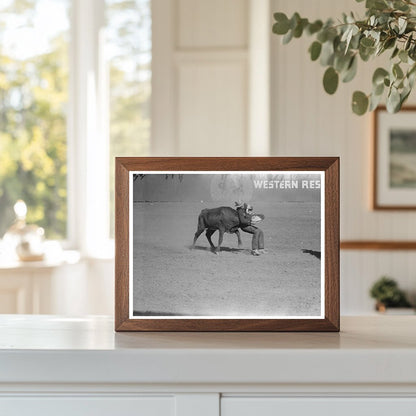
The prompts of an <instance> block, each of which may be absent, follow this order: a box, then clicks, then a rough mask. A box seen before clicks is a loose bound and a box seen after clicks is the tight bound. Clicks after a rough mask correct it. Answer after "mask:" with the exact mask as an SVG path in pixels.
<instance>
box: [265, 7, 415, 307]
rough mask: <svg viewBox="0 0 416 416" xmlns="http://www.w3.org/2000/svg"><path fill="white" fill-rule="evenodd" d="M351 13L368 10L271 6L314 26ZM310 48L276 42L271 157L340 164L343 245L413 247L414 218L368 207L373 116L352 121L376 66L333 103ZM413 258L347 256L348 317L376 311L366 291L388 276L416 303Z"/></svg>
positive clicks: (306, 41)
mask: <svg viewBox="0 0 416 416" xmlns="http://www.w3.org/2000/svg"><path fill="white" fill-rule="evenodd" d="M350 10H354V11H356V10H357V11H360V10H361V12H359V15H361V16H363V15H364V13H363V12H362V10H363V5H362V4H357V3H355V2H354V1H351V0H337V1H334V0H313V1H311V0H290V1H288V0H272V11H273V12H275V11H283V12H285V13H288V14H292V13H293V12H294V11H298V12H299V13H300V15H301V16H303V15H304V16H305V17H308V18H311V19H315V18H321V19H326V18H327V17H333V18H335V17H337V16H341V14H342V12H349V11H350ZM311 42H312V40H311V38H309V37H303V38H301V39H294V40H292V42H291V43H290V44H289V45H282V44H281V39H279V37H277V36H272V70H271V74H272V85H271V91H272V93H271V97H272V111H271V119H272V125H271V130H272V136H271V137H272V144H271V147H272V153H273V155H278V156H318V155H319V156H324V155H328V156H340V157H341V239H342V240H375V239H378V240H415V239H416V212H387V211H384V212H383V211H378V212H375V211H372V210H371V207H370V195H371V192H372V187H371V175H372V153H371V152H372V147H371V140H372V136H371V134H372V122H371V116H370V115H365V116H363V117H358V116H355V115H353V114H352V112H351V107H350V103H351V95H352V92H353V91H354V90H357V89H360V90H363V91H366V92H367V93H368V92H370V90H371V75H372V70H374V68H375V67H376V66H377V61H376V62H371V63H369V64H365V63H361V62H360V64H359V68H358V72H359V76H357V78H356V79H355V80H353V81H352V82H351V83H349V84H341V85H340V87H339V90H338V91H337V93H336V94H335V95H334V96H329V95H327V94H326V93H325V92H324V91H323V88H322V81H321V80H322V76H323V73H324V68H323V67H321V66H320V65H319V64H318V63H316V62H311V61H310V58H309V55H308V52H307V50H308V47H309V45H310V43H311ZM379 59H381V58H379ZM381 62H382V61H380V60H379V61H378V65H380V64H381ZM413 102H414V95H413ZM415 257H416V253H415V252H414V251H409V252H385V251H382V252H380V251H379V252H371V251H361V252H360V251H342V252H341V311H342V313H343V314H360V313H367V312H370V311H371V310H372V304H373V303H372V301H371V300H370V298H369V296H368V288H369V287H370V286H371V284H372V282H373V281H374V280H376V279H377V278H379V277H380V276H381V275H383V274H389V275H391V276H393V277H394V278H396V279H397V280H398V281H399V283H400V285H402V287H403V288H404V289H406V290H408V291H410V292H411V293H412V294H413V296H414V295H415V294H416V273H415V270H416V269H415V267H414V266H415Z"/></svg>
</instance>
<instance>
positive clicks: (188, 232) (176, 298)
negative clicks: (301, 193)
mask: <svg viewBox="0 0 416 416" xmlns="http://www.w3.org/2000/svg"><path fill="white" fill-rule="evenodd" d="M221 205H230V204H229V203H228V204H227V203H222V204H221V203H218V204H216V203H214V204H211V205H208V204H203V203H185V204H184V203H176V202H167V203H163V202H162V203H138V202H136V203H134V212H133V215H134V221H133V223H134V225H133V230H134V231H133V240H134V249H133V309H134V314H135V315H188V316H197V315H209V316H212V315H221V316H230V315H231V316H273V315H274V316H290V315H292V316H312V315H313V316H317V315H320V293H321V277H320V274H321V272H320V268H321V261H320V260H319V258H318V257H319V255H320V204H319V203H299V202H292V203H289V202H284V203H275V204H270V203H267V204H261V203H253V205H254V208H255V212H257V213H263V214H264V215H265V216H266V218H265V220H264V221H263V222H261V223H260V224H259V227H260V228H262V229H263V231H264V235H265V247H266V249H267V250H268V253H267V254H264V255H262V256H259V257H255V256H252V255H251V253H250V252H251V234H247V233H244V232H241V236H242V240H243V248H242V249H238V245H237V237H236V236H235V235H232V234H226V235H225V236H224V242H223V245H222V250H221V253H220V254H219V255H215V254H214V253H212V252H211V251H210V249H209V244H208V241H207V239H206V237H205V233H204V234H201V236H200V237H199V239H198V241H197V243H196V248H195V249H194V250H191V249H190V246H191V243H192V240H193V237H194V233H195V231H196V227H197V218H198V215H199V213H200V211H201V210H202V209H203V208H213V207H215V206H221ZM213 242H214V244H217V242H218V232H216V233H215V234H214V236H213Z"/></svg>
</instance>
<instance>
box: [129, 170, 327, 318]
mask: <svg viewBox="0 0 416 416" xmlns="http://www.w3.org/2000/svg"><path fill="white" fill-rule="evenodd" d="M137 174H154V175H165V174H169V175H171V174H184V175H186V174H194V175H213V174H234V175H248V174H250V175H253V174H256V175H257V174H269V175H270V174H297V175H301V174H304V175H305V174H319V175H320V181H321V184H320V190H321V202H320V203H321V298H320V303H321V308H320V312H321V313H320V315H314V316H299V315H298V316H296V315H295V316H280V315H274V316H262V315H256V316H246V315H237V316H229V315H226V316H223V315H209V316H193V315H190V316H183V315H179V316H170V315H169V316H165V315H160V316H159V315H158V316H134V315H133V202H134V201H133V177H134V175H137ZM325 263H326V256H325V171H322V170H316V171H315V170H308V171H299V170H295V171H288V170H276V171H271V170H269V171H173V170H166V171H164V170H157V171H155V170H140V171H129V319H140V320H142V319H152V320H158V319H163V320H165V319H172V320H175V319H206V320H210V319H226V320H228V319H230V320H231V319H247V320H250V319H265V320H273V319H287V320H290V319H325Z"/></svg>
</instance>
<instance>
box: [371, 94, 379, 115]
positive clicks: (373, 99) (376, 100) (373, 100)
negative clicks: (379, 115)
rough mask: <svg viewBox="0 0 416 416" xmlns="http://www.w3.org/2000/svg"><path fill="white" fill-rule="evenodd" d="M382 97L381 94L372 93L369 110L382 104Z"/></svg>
mask: <svg viewBox="0 0 416 416" xmlns="http://www.w3.org/2000/svg"><path fill="white" fill-rule="evenodd" d="M381 98H382V95H381V94H380V95H374V94H371V96H370V105H369V108H368V111H374V110H375V109H376V108H377V107H378V105H379V104H380V101H381Z"/></svg>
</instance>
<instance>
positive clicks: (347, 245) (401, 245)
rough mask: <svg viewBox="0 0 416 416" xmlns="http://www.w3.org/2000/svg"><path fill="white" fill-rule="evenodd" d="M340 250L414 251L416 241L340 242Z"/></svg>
mask: <svg viewBox="0 0 416 416" xmlns="http://www.w3.org/2000/svg"><path fill="white" fill-rule="evenodd" d="M340 248H341V250H391V251H395V250H416V241H381V240H380V241H377V240H362V241H353V240H351V241H341V245H340Z"/></svg>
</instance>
